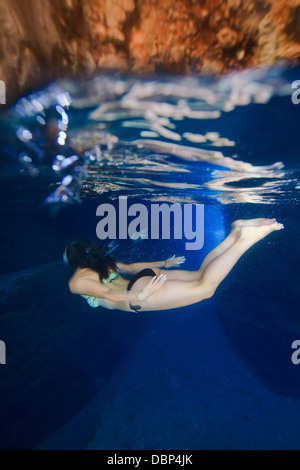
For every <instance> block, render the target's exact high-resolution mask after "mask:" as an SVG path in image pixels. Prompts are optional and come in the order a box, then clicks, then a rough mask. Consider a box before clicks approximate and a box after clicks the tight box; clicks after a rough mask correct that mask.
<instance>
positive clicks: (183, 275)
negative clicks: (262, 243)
mask: <svg viewBox="0 0 300 470" xmlns="http://www.w3.org/2000/svg"><path fill="white" fill-rule="evenodd" d="M270 222H275V219H251V220H236V221H235V222H234V223H233V224H232V230H231V232H230V234H229V235H228V237H227V238H225V240H223V241H222V243H220V245H218V246H217V247H216V248H215V249H214V250H212V251H211V252H210V253H209V254H208V255H207V256H206V258H205V259H204V261H203V263H202V264H201V266H200V269H198V270H197V271H184V270H179V269H174V270H172V271H167V270H163V269H156V270H155V271H156V272H157V274H159V273H164V274H166V275H167V278H168V279H169V280H171V279H172V280H178V281H196V280H198V279H201V276H202V274H203V271H204V269H205V268H206V266H208V264H209V263H211V261H213V260H214V259H215V258H217V257H218V256H220V255H221V254H222V253H224V252H225V251H226V250H228V248H230V247H231V246H232V245H233V243H234V242H235V241H236V239H237V237H238V236H239V234H240V231H241V227H243V226H246V225H253V224H255V225H258V224H262V225H263V224H266V223H268V224H269V223H270Z"/></svg>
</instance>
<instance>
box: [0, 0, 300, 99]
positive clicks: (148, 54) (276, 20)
mask: <svg viewBox="0 0 300 470" xmlns="http://www.w3.org/2000/svg"><path fill="white" fill-rule="evenodd" d="M0 18H1V31H0V79H1V80H3V81H5V83H6V86H7V101H8V102H12V101H13V100H14V99H15V98H16V97H18V96H19V95H20V94H22V93H24V92H27V91H29V90H30V89H31V88H34V87H37V86H42V85H44V84H45V83H47V82H49V81H50V80H52V79H55V78H60V77H70V76H77V77H78V76H79V77H83V78H85V77H89V76H91V75H92V74H93V73H94V72H95V71H97V70H99V69H109V70H111V69H112V70H121V71H129V72H134V73H147V74H148V73H153V72H170V73H209V74H211V73H213V74H223V73H226V72H228V71H231V70H236V69H242V68H245V67H248V66H254V65H271V64H273V63H274V62H275V61H277V60H278V59H282V58H284V59H288V60H291V61H292V63H293V62H294V61H296V60H297V59H298V57H299V56H300V0H176V2H174V0H146V1H145V0H26V1H24V0H1V3H0Z"/></svg>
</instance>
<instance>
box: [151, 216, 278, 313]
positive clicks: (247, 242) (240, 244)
mask: <svg viewBox="0 0 300 470" xmlns="http://www.w3.org/2000/svg"><path fill="white" fill-rule="evenodd" d="M250 224H252V225H250ZM282 228H283V225H281V224H278V223H277V222H276V221H275V222H274V220H268V219H254V220H253V221H243V223H242V224H241V225H240V230H239V231H238V232H237V233H238V235H237V237H236V240H235V241H234V242H233V243H232V244H231V246H229V248H227V250H225V251H224V252H222V253H220V254H219V255H218V256H216V257H215V258H213V259H211V261H210V262H208V264H207V265H206V266H205V267H204V269H203V270H202V274H201V277H200V279H198V280H193V281H191V282H182V281H179V280H170V279H169V277H168V280H167V282H166V283H165V284H164V285H163V287H162V288H161V289H160V290H159V291H158V293H157V294H154V295H153V296H151V297H149V298H148V299H147V301H146V302H145V304H144V305H142V307H143V310H163V309H170V308H176V307H182V306H185V305H190V304H193V303H196V302H200V301H201V300H204V299H207V298H210V297H212V296H213V294H214V292H215V291H216V289H217V287H218V286H219V285H220V283H221V282H222V281H223V280H224V278H225V277H226V276H227V275H228V273H229V272H230V271H231V270H232V268H233V267H234V265H235V264H236V263H237V261H238V260H239V259H240V257H241V256H242V255H243V254H244V253H245V252H246V251H247V250H248V249H249V248H250V247H251V246H253V245H254V244H255V243H257V242H258V241H259V240H261V239H263V238H264V237H266V236H267V235H269V234H270V233H271V232H273V231H275V230H281V229H282ZM200 269H202V268H200Z"/></svg>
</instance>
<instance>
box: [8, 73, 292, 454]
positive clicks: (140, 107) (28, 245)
mask: <svg viewBox="0 0 300 470" xmlns="http://www.w3.org/2000/svg"><path fill="white" fill-rule="evenodd" d="M299 74H300V69H299V68H298V69H293V70H288V69H287V70H283V69H282V68H274V69H270V70H264V71H259V70H249V71H246V72H243V73H238V74H234V75H231V76H228V77H226V78H224V79H221V80H218V81H217V80H211V79H207V78H205V79H204V78H192V77H185V78H182V77H181V78H176V77H168V76H162V77H157V78H156V79H153V78H151V79H135V78H132V77H126V76H101V77H96V78H94V79H93V80H91V81H90V82H88V83H84V84H82V83H77V82H68V81H64V82H58V83H54V84H52V85H50V86H49V87H47V88H46V89H44V90H41V91H36V92H34V93H32V94H31V95H29V96H27V97H24V98H23V99H21V100H20V101H19V102H17V103H16V105H15V106H14V107H13V108H12V109H11V110H9V111H6V112H5V113H3V114H2V116H1V127H0V134H1V142H2V145H1V151H0V152H1V164H0V165H1V166H0V179H1V186H0V187H1V201H2V204H1V207H0V211H1V220H2V230H1V235H0V236H1V244H0V246H1V264H0V271H1V277H0V290H1V296H0V305H1V314H0V340H2V341H5V343H6V348H7V364H6V365H0V394H1V401H0V416H1V426H0V447H1V448H2V449H116V450H125V449H126V450H131V449H134V450H139V449H150V450H152V449H155V450H159V449H165V450H178V449H186V450H188V449H190V450H194V449H300V426H299V419H300V365H298V366H297V365H294V364H293V363H292V361H291V356H292V352H293V351H292V349H291V345H292V343H293V342H294V341H295V340H300V319H299V309H298V305H299V298H298V297H299V294H298V292H299V287H298V286H299V267H298V259H299V222H298V214H299V197H298V194H299V187H300V186H299V163H298V162H299V159H298V152H299V144H298V135H299V130H298V129H299V124H300V119H299V113H300V106H295V105H293V104H292V101H291V93H292V90H291V83H292V82H293V80H296V79H297V78H299ZM119 196H128V198H129V199H128V200H129V203H130V204H133V203H135V202H139V203H144V204H145V205H147V206H149V204H151V203H163V202H166V203H168V204H171V203H174V202H175V203H179V204H192V203H193V204H195V203H199V204H204V205H205V225H204V229H205V243H204V247H203V249H201V250H199V251H196V252H192V251H186V250H185V240H173V239H171V240H152V241H151V240H130V239H129V240H116V241H109V242H106V243H108V244H109V248H110V252H111V253H112V255H113V256H114V257H116V258H118V259H120V260H122V261H124V262H135V261H151V260H156V259H165V258H167V257H169V256H172V255H173V254H174V253H176V255H178V256H179V255H183V254H184V255H185V256H186V258H187V261H186V264H185V265H184V267H185V268H186V269H197V268H198V267H199V265H200V263H201V261H202V260H203V258H204V257H205V255H206V254H207V253H208V252H209V251H210V250H212V249H213V248H214V247H215V246H216V245H217V244H218V243H220V241H222V239H223V238H224V237H225V235H226V233H228V231H229V229H230V225H231V223H232V222H233V221H234V220H236V219H237V218H244V219H245V218H254V217H269V218H273V217H276V218H277V220H278V221H280V222H282V223H284V224H285V230H284V231H281V232H276V233H273V234H271V235H270V237H269V238H267V239H266V240H264V241H262V242H260V243H259V244H257V245H256V246H255V247H253V248H252V249H251V250H249V251H248V252H247V253H246V254H245V255H244V256H243V257H242V259H241V260H240V261H239V262H238V264H237V265H236V266H235V268H234V269H233V271H232V272H231V273H230V274H229V276H228V277H227V278H226V279H225V280H224V281H223V283H222V284H221V286H220V287H219V288H218V290H217V292H216V294H215V296H214V297H213V298H212V299H209V300H207V301H204V302H202V303H200V304H196V305H193V306H189V307H184V308H181V309H176V310H168V311H163V312H150V313H147V314H143V315H140V314H139V315H136V314H134V313H133V314H128V313H124V312H120V311H109V310H104V309H102V308H99V309H95V310H94V309H91V308H90V307H89V306H88V305H87V304H86V302H85V301H84V300H83V299H81V298H79V297H76V296H73V295H71V294H70V293H69V291H68V288H67V281H68V276H69V274H68V272H67V271H66V269H65V267H64V265H63V262H62V253H63V251H64V247H65V245H66V244H67V243H68V242H69V241H70V240H73V239H76V238H90V239H93V240H95V241H96V240H97V239H96V224H97V222H98V218H97V217H96V208H97V207H98V206H99V204H102V203H112V204H114V205H115V206H116V207H117V204H118V198H119Z"/></svg>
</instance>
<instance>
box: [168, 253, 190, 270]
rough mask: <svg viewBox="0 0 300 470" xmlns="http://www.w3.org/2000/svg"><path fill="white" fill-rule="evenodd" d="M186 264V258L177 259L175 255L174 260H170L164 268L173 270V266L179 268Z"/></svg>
mask: <svg viewBox="0 0 300 470" xmlns="http://www.w3.org/2000/svg"><path fill="white" fill-rule="evenodd" d="M184 262H185V256H177V257H176V258H175V255H173V256H172V258H169V259H167V260H166V261H165V265H164V266H163V268H172V267H173V266H179V265H180V264H182V263H184Z"/></svg>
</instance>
